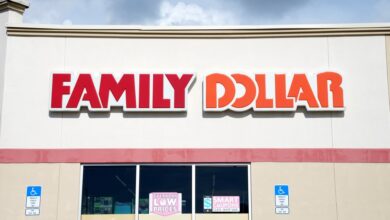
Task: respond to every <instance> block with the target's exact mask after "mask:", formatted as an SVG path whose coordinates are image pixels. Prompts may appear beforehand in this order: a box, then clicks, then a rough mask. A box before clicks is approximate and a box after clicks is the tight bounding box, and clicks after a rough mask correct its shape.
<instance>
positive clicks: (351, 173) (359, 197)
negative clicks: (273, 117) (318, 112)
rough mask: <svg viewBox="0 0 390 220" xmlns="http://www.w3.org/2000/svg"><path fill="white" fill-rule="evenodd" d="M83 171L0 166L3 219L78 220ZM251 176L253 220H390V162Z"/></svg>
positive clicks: (295, 167)
mask: <svg viewBox="0 0 390 220" xmlns="http://www.w3.org/2000/svg"><path fill="white" fill-rule="evenodd" d="M80 167H81V166H80V164H70V163H68V164H64V163H61V164H59V163H55V164H54V163H53V164H0V195H2V199H0V216H1V218H0V219H2V220H19V219H32V218H33V219H34V220H77V219H78V215H79V212H80V210H79V191H80V184H81V183H80ZM251 174H252V175H251V184H252V195H251V196H252V219H253V220H257V219H260V220H261V219H267V220H272V219H291V220H298V219H299V220H305V219H308V220H309V219H310V220H311V219H317V220H321V219H324V220H325V219H326V220H349V219H354V220H363V219H364V220H366V219H375V220H387V219H390V209H389V207H390V193H389V192H388V187H389V186H390V164H388V163H378V164H373V163H364V164H363V163H353V164H351V163H336V164H334V163H252V166H251ZM277 184H288V185H289V187H290V188H289V191H290V192H289V193H290V200H289V202H290V214H288V215H277V214H275V205H274V204H275V201H274V185H277ZM29 185H41V186H42V199H41V214H40V215H39V216H35V217H26V216H25V215H24V206H25V202H26V201H25V200H26V187H27V186H29ZM188 216H190V215H188ZM198 217H199V218H202V219H203V217H202V215H197V218H198ZM204 217H208V216H206V215H204ZM230 217H233V215H232V216H229V219H236V218H230ZM236 217H237V219H243V217H244V216H242V215H240V216H238V215H237V216H236ZM167 219H169V218H167Z"/></svg>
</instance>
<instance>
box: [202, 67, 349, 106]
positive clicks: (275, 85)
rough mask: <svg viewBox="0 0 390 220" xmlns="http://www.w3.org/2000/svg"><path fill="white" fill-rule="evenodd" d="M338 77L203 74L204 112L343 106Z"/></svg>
mask: <svg viewBox="0 0 390 220" xmlns="http://www.w3.org/2000/svg"><path fill="white" fill-rule="evenodd" d="M341 83H342V77H341V75H340V74H338V73H335V72H323V73H319V74H316V75H307V74H303V73H297V74H255V75H245V74H231V75H226V74H219V73H214V74H210V75H207V76H206V77H205V80H204V86H203V90H204V91H203V101H204V103H203V110H204V111H225V110H228V109H229V110H233V111H246V110H248V109H253V110H254V111H292V110H295V109H296V108H297V107H298V106H304V107H306V109H307V110H309V111H340V110H343V109H344V98H343V88H342V87H341Z"/></svg>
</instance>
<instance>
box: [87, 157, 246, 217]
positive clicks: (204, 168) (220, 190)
mask: <svg viewBox="0 0 390 220" xmlns="http://www.w3.org/2000/svg"><path fill="white" fill-rule="evenodd" d="M193 171H194V172H195V173H193ZM193 178H194V179H193ZM137 187H138V188H137ZM248 188H249V186H248V165H201V164H197V165H195V164H188V165H187V164H185V165H107V166H102V165H85V166H84V168H83V186H82V198H81V201H82V204H81V213H82V215H81V219H82V220H123V219H129V220H132V219H133V220H134V219H139V220H157V219H163V218H164V219H176V220H190V219H193V217H194V216H196V219H197V220H209V219H234V220H248V219H249V203H248V201H249V199H248ZM193 196H195V198H193ZM192 199H194V201H195V204H193V201H192ZM136 204H138V206H137V207H136ZM193 205H194V208H192V206H193Z"/></svg>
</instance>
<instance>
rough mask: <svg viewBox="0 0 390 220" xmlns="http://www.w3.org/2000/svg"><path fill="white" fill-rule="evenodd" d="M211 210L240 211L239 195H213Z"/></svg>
mask: <svg viewBox="0 0 390 220" xmlns="http://www.w3.org/2000/svg"><path fill="white" fill-rule="evenodd" d="M213 212H240V197H239V196H213Z"/></svg>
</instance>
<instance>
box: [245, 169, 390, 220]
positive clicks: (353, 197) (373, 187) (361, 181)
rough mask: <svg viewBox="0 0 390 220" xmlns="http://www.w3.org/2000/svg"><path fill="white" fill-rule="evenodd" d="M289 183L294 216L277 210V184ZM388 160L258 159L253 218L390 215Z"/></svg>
mask: <svg viewBox="0 0 390 220" xmlns="http://www.w3.org/2000/svg"><path fill="white" fill-rule="evenodd" d="M277 184H288V185H289V187H290V188H289V191H290V200H289V202H290V214H289V215H277V214H275V205H274V204H275V200H274V185H277ZM389 185H390V164H332V163H328V164H324V163H254V164H252V214H253V215H252V219H256V220H257V219H260V220H261V219H267V220H268V219H269V220H272V219H291V220H298V219H299V220H305V219H308V220H309V219H310V220H311V219H317V220H321V219H324V220H349V219H354V220H368V219H375V220H386V219H390V209H389V207H390V193H388V186H389Z"/></svg>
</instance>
